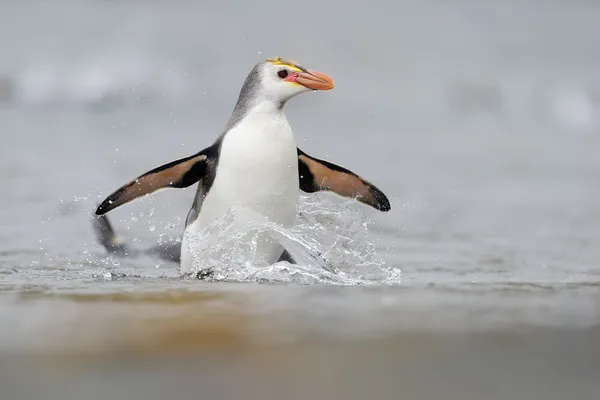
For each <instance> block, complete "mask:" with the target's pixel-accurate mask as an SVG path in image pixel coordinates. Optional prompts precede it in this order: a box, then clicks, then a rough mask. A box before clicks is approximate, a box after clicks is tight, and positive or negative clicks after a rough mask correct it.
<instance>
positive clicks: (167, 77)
mask: <svg viewBox="0 0 600 400" xmlns="http://www.w3.org/2000/svg"><path fill="white" fill-rule="evenodd" d="M598 21H600V2H598V1H593V0H557V1H553V2H549V1H537V0H520V1H516V0H505V1H492V0H485V1H482V0H479V1H475V0H451V1H448V0H447V1H432V0H426V1H418V2H417V1H399V2H392V1H379V0H374V1H370V2H368V3H349V2H339V1H330V2H327V1H318V2H317V1H313V0H305V1H302V2H281V1H271V0H255V1H252V2H242V1H238V2H214V3H211V2H196V1H191V0H170V1H166V0H155V1H142V0H121V1H117V0H112V1H108V0H105V1H101V0H83V1H82V0H79V1H75V0H54V1H34V0H21V1H10V0H2V1H0V49H1V51H0V132H1V135H2V136H1V137H2V143H1V144H0V187H1V188H2V195H1V196H0V322H1V323H0V368H2V370H3V371H2V373H1V374H0V375H1V376H2V377H1V378H0V394H2V398H6V399H20V398H24V399H30V398H31V399H33V398H46V399H50V398H61V399H66V398H69V399H70V398H72V399H81V398H89V399H92V398H94V399H95V398H115V396H116V397H119V396H123V394H124V393H127V397H128V398H130V399H136V398H144V399H150V398H157V399H159V398H164V397H166V396H172V395H181V396H189V397H194V398H197V396H198V394H200V395H205V396H206V397H207V398H238V397H241V396H245V397H250V398H254V397H256V398H259V397H260V398H265V397H266V398H281V397H285V398H300V397H301V396H302V397H306V396H312V397H315V398H339V397H344V398H349V399H364V398H366V397H367V396H368V395H371V396H377V397H384V398H398V397H403V398H415V399H417V398H418V399H431V398H439V397H442V396H443V397H445V398H448V399H480V398H485V399H496V398H497V399H501V398H502V399H504V398H523V399H525V398H542V397H543V398H546V399H564V398H567V397H572V398H579V399H585V398H590V399H592V398H597V395H598V393H600V383H599V382H598V379H597V377H598V374H599V373H600V347H599V346H598V343H600V340H599V339H600V322H599V321H600V247H599V243H600V202H599V201H598V198H599V197H600V180H599V179H598V177H599V176H600V157H598V151H599V149H600V74H599V73H598V71H600V47H599V43H600V42H599V38H600V24H599V23H598ZM275 56H284V57H286V58H291V59H294V60H296V61H297V62H299V63H300V64H302V65H304V66H305V67H308V68H311V69H316V70H319V71H323V72H326V73H328V74H330V75H331V76H332V77H333V78H334V80H335V82H336V88H335V90H333V91H331V92H327V93H310V94H307V95H303V96H299V97H297V98H295V99H293V100H292V101H291V102H290V103H288V105H287V106H286V113H287V116H288V119H289V120H290V123H291V125H292V127H293V129H294V133H295V135H296V140H297V142H298V145H299V147H301V148H302V149H303V150H304V151H306V152H307V153H309V154H311V155H313V156H315V157H318V158H325V159H327V160H329V161H331V162H334V163H336V164H339V165H343V166H345V167H347V168H350V169H351V170H353V171H355V172H357V173H359V174H360V175H362V176H363V177H365V178H366V179H368V180H370V181H371V182H373V183H374V184H375V185H377V186H378V187H379V188H381V189H382V190H383V191H384V192H385V193H386V194H387V195H388V196H389V197H390V200H391V202H392V211H391V212H390V213H377V212H376V211H373V210H371V209H367V208H365V207H361V206H360V205H357V204H347V203H344V202H341V201H338V199H332V198H331V196H327V195H325V196H316V197H310V198H308V199H304V200H303V205H302V207H301V209H302V210H303V211H306V212H307V214H310V212H311V211H313V210H315V207H317V206H318V207H317V208H318V213H317V214H318V215H317V217H315V218H317V220H316V222H315V221H313V220H311V219H310V218H312V217H307V218H309V219H308V220H306V221H304V222H306V223H305V224H304V225H302V226H301V228H300V229H299V231H298V232H296V233H297V234H298V235H304V237H306V238H308V239H307V240H309V241H312V242H314V243H321V246H322V250H323V251H325V252H326V253H327V255H329V256H330V258H331V259H332V260H333V261H334V262H335V263H337V264H336V265H337V266H338V267H339V268H340V270H341V271H342V272H343V279H342V278H339V279H338V278H335V277H327V276H324V275H322V274H321V272H322V271H318V270H315V269H314V268H312V269H311V268H310V267H306V268H303V269H302V268H301V269H298V270H294V269H291V270H290V269H289V268H287V267H280V268H278V269H271V270H268V271H263V272H261V273H260V274H249V275H248V274H247V275H244V276H243V279H242V278H240V279H238V278H239V276H236V277H235V279H230V280H234V281H236V282H228V283H223V282H211V283H205V282H198V281H194V280H189V279H184V278H181V277H179V276H178V274H177V267H176V266H175V265H170V264H166V263H164V262H160V261H157V260H154V259H152V258H149V257H144V256H141V257H138V258H131V259H119V258H116V257H113V256H109V255H107V254H106V252H105V251H104V249H103V248H102V247H101V246H100V245H99V244H98V243H97V241H96V238H95V237H94V235H93V232H92V229H91V220H90V214H91V213H92V212H93V210H94V208H95V205H96V203H97V202H99V201H100V200H102V199H103V198H104V197H105V196H106V195H107V194H109V192H112V191H113V190H114V189H116V188H117V187H118V186H120V185H121V184H122V183H124V182H126V181H127V180H129V179H131V178H132V177H134V176H137V175H139V174H140V173H142V172H145V171H147V170H148V169H150V168H153V167H155V166H157V165H160V164H163V163H165V162H168V161H171V160H173V159H176V158H180V157H183V156H187V155H189V154H192V153H194V152H196V151H198V150H200V149H202V148H204V147H206V146H208V145H209V144H210V143H212V142H213V141H214V139H215V138H216V137H217V136H218V135H219V134H220V133H221V131H222V129H223V127H224V125H225V123H226V121H227V119H228V118H229V116H230V113H231V111H232V109H233V106H234V104H235V101H236V99H237V96H238V93H239V90H240V88H241V85H242V83H243V81H244V79H245V77H246V75H247V74H248V72H249V71H250V69H251V68H252V66H253V65H254V64H255V63H257V62H259V61H261V60H263V59H264V58H267V57H275ZM193 195H194V193H193V189H188V190H182V191H169V192H168V194H167V192H161V193H160V194H157V195H155V196H152V197H150V198H146V199H143V200H141V201H138V202H136V203H133V204H131V205H128V206H127V207H123V208H122V209H118V210H116V211H115V212H114V213H111V216H110V217H111V218H112V222H113V223H114V225H115V229H117V231H118V232H119V233H121V234H123V235H124V236H125V237H127V238H128V240H130V241H132V242H133V243H134V245H135V246H137V247H139V248H145V247H150V246H151V245H153V244H156V243H157V242H158V241H162V240H176V239H177V237H178V235H179V234H180V233H181V230H182V228H183V227H182V221H183V220H184V219H185V216H186V214H187V211H188V208H189V206H190V204H191V201H192V199H193ZM315 198H317V199H318V200H317V203H315V200H314V199H315ZM315 204H317V205H315ZM313 222H314V224H313ZM315 224H316V225H315ZM317 225H318V226H319V227H320V228H319V229H318V230H315V229H314V226H317ZM311 227H312V228H311ZM225 278H227V277H225ZM229 278H231V277H229ZM225 280H227V279H225ZM257 282H259V283H262V284H257ZM265 283H267V284H265ZM53 396H54V397H53Z"/></svg>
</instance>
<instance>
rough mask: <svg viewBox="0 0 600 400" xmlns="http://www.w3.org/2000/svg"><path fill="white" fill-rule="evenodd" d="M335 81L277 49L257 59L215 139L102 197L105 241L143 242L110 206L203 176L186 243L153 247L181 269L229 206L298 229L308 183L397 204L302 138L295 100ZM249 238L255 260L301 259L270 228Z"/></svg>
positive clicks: (242, 218)
mask: <svg viewBox="0 0 600 400" xmlns="http://www.w3.org/2000/svg"><path fill="white" fill-rule="evenodd" d="M333 88H334V82H333V79H332V78H331V77H330V76H329V75H327V74H325V73H323V72H318V71H314V70H309V69H306V68H304V67H303V66H301V65H299V64H298V63H296V62H295V61H292V60H287V59H285V58H282V57H276V58H268V59H266V60H263V61H261V62H259V63H257V64H256V65H255V66H254V67H253V68H252V70H251V71H250V73H249V74H248V76H247V77H246V79H245V81H244V83H243V85H242V89H241V91H240V93H239V96H238V99H237V102H236V104H235V107H234V109H233V112H232V114H231V117H230V118H229V121H228V122H227V123H226V125H225V128H224V129H223V131H222V133H221V134H220V135H219V136H218V137H217V139H216V140H215V141H214V142H213V143H212V144H211V145H210V146H208V147H206V148H205V149H203V150H201V151H199V152H197V153H195V154H193V155H190V156H187V157H184V158H181V159H178V160H175V161H171V162H169V163H166V164H164V165H161V166H159V167H156V168H154V169H152V170H150V171H148V172H146V173H144V174H142V175H140V176H138V177H137V178H135V179H133V180H131V181H129V182H128V183H126V184H125V185H123V186H121V187H120V188H119V189H117V190H116V191H114V192H113V193H112V194H110V195H109V196H108V197H107V198H106V199H105V200H104V201H102V202H101V203H100V204H99V205H98V207H97V209H96V211H95V214H96V218H95V222H94V230H95V232H96V235H97V237H98V238H99V240H100V242H101V244H102V245H103V246H104V247H105V248H106V249H107V250H108V251H110V252H112V253H115V254H121V255H125V254H130V255H134V254H136V253H137V250H134V249H131V248H129V247H128V246H127V245H126V244H125V243H123V242H121V241H119V240H118V238H117V236H116V235H115V232H114V230H113V229H112V227H111V225H110V223H109V221H108V219H107V218H106V215H105V214H106V213H108V212H110V211H112V210H114V209H116V208H117V207H120V206H122V205H124V204H127V203H129V202H131V201H133V200H134V199H137V198H140V197H142V196H146V195H148V194H151V193H154V192H156V191H158V190H161V189H167V188H179V189H182V188H187V187H190V186H192V185H194V184H196V183H198V186H197V190H196V195H195V197H194V200H193V203H192V206H191V209H190V210H189V212H188V215H187V218H186V221H185V229H184V232H183V238H182V240H181V243H180V244H179V243H175V244H170V245H163V246H159V247H155V248H153V249H151V250H149V251H148V252H149V253H151V254H155V255H158V256H159V257H161V258H163V259H167V260H171V261H174V262H178V263H179V268H180V272H181V273H186V272H190V271H192V269H193V267H194V255H195V254H196V255H197V254H202V251H201V250H202V249H198V248H197V247H196V246H199V244H198V243H197V241H195V240H194V239H193V238H194V236H195V235H198V234H199V233H200V232H202V231H203V230H204V229H206V228H207V227H208V226H209V225H211V224H213V223H214V222H215V221H217V220H219V219H220V218H222V217H223V216H224V215H225V214H226V213H228V212H231V213H232V214H233V215H234V217H233V222H232V224H233V226H234V227H238V226H241V225H242V224H248V223H261V222H269V223H275V224H277V225H278V226H280V227H283V228H286V229H290V228H292V227H293V226H294V225H295V222H296V214H297V201H298V196H299V194H300V191H303V192H305V193H314V192H318V191H329V192H332V193H335V194H337V195H340V196H343V197H353V198H356V199H357V200H358V201H359V202H361V203H363V204H366V205H368V206H371V207H373V208H375V209H377V210H379V211H382V212H387V211H390V210H391V206H390V202H389V200H388V198H387V197H386V195H385V194H384V193H383V192H382V191H381V190H380V189H378V188H377V187H376V186H375V185H373V184H372V183H370V182H369V181H367V180H365V179H364V178H362V177H361V176H359V175H357V174H355V173H354V172H352V171H350V170H348V169H346V168H344V167H341V166H339V165H335V164H333V163H330V162H328V161H325V160H321V159H318V158H315V157H313V156H310V155H309V154H307V153H306V152H304V151H303V150H301V149H300V148H299V147H298V146H297V144H296V141H295V139H294V134H293V132H292V128H291V127H290V124H289V122H288V120H287V118H286V115H285V113H284V106H285V105H286V103H287V101H288V100H290V99H291V98H293V97H295V96H297V95H299V94H301V93H305V92H309V91H322V90H323V91H325V90H331V89H333ZM249 240H252V241H253V243H254V244H255V246H256V247H255V250H254V251H253V253H252V254H251V255H250V257H251V259H249V260H248V261H249V262H251V263H252V264H253V265H257V266H260V265H270V264H273V263H275V262H279V261H288V262H290V263H295V260H294V259H293V257H292V256H291V255H290V253H289V252H288V251H287V250H286V249H285V248H284V247H283V246H282V245H281V244H280V243H279V242H278V241H277V240H275V239H274V238H272V237H271V236H270V235H269V234H268V233H267V232H262V233H259V234H258V236H257V237H251V235H250V234H248V235H246V236H244V238H243V239H242V242H243V241H249ZM213 256H219V257H226V254H220V255H218V254H217V255H213ZM203 261H204V260H203Z"/></svg>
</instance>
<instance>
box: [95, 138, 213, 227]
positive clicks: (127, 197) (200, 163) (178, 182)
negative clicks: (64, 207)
mask: <svg viewBox="0 0 600 400" xmlns="http://www.w3.org/2000/svg"><path fill="white" fill-rule="evenodd" d="M212 151H213V146H210V147H207V148H206V149H204V150H202V151H201V152H199V153H196V154H194V155H191V156H189V157H185V158H181V159H179V160H175V161H171V162H170V163H167V164H164V165H161V166H160V167H157V168H154V169H153V170H150V171H148V172H146V173H145V174H142V175H140V176H139V177H137V178H136V179H134V180H132V181H130V182H128V183H126V184H125V185H123V186H121V187H120V188H119V189H117V190H116V191H115V192H113V193H112V194H111V195H110V196H108V197H107V198H106V199H105V200H104V201H103V202H102V203H100V205H99V206H98V208H97V209H96V215H103V214H106V213H107V212H109V211H111V210H114V209H115V208H117V207H120V206H122V205H123V204H126V203H129V202H130V201H132V200H135V199H136V198H138V197H142V196H145V195H147V194H150V193H153V192H155V191H157V190H160V189H166V188H168V187H173V188H186V187H188V186H191V185H193V184H194V183H196V182H198V181H199V180H200V179H202V177H203V176H204V173H205V172H206V163H207V160H208V159H209V156H210V155H211V153H212Z"/></svg>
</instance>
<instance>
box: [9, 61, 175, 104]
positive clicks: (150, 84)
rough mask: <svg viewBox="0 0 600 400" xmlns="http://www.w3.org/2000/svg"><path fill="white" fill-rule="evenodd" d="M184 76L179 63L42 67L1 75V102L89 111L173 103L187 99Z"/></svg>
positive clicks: (43, 64)
mask: <svg viewBox="0 0 600 400" xmlns="http://www.w3.org/2000/svg"><path fill="white" fill-rule="evenodd" d="M186 76H187V74H186V73H185V72H184V69H183V68H182V66H181V65H179V64H178V63H175V62H170V61H164V60H157V59H151V58H146V57H133V56H131V57H125V58H124V57H117V58H104V59H95V60H90V61H86V62H80V63H76V64H67V63H40V64H35V65H31V66H29V67H27V68H24V69H22V70H20V71H18V72H16V73H13V74H5V75H0V102H1V103H5V104H10V105H12V106H15V107H19V106H21V107H56V106H61V107H73V106H85V107H91V108H96V107H101V108H106V107H110V108H119V107H123V106H131V105H137V104H147V103H169V102H173V101H177V100H180V99H182V98H185V94H186V90H187V89H186V88H187V83H186Z"/></svg>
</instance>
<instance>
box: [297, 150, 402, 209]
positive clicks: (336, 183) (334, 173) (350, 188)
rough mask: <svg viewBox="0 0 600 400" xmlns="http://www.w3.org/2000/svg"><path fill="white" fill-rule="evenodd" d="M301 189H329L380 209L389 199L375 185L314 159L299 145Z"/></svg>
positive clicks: (335, 166) (310, 190)
mask: <svg viewBox="0 0 600 400" xmlns="http://www.w3.org/2000/svg"><path fill="white" fill-rule="evenodd" d="M298 174H299V177H300V190H302V191H303V192H306V193H314V192H318V191H322V190H328V191H331V192H333V193H336V194H338V195H340V196H344V197H355V198H356V199H357V200H358V201H360V202H361V203H364V204H366V205H369V206H371V207H373V208H375V209H377V210H379V211H389V210H390V209H391V206H390V201H389V200H388V198H387V196H386V195H385V194H384V193H383V192H382V191H381V190H379V189H378V188H377V187H376V186H375V185H373V184H372V183H371V182H368V181H367V180H365V179H363V178H361V177H360V176H358V175H357V174H355V173H354V172H352V171H350V170H348V169H346V168H344V167H340V166H339V165H335V164H333V163H330V162H328V161H325V160H319V159H318V158H314V157H311V156H309V155H308V154H306V153H305V152H303V151H302V150H300V148H298Z"/></svg>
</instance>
